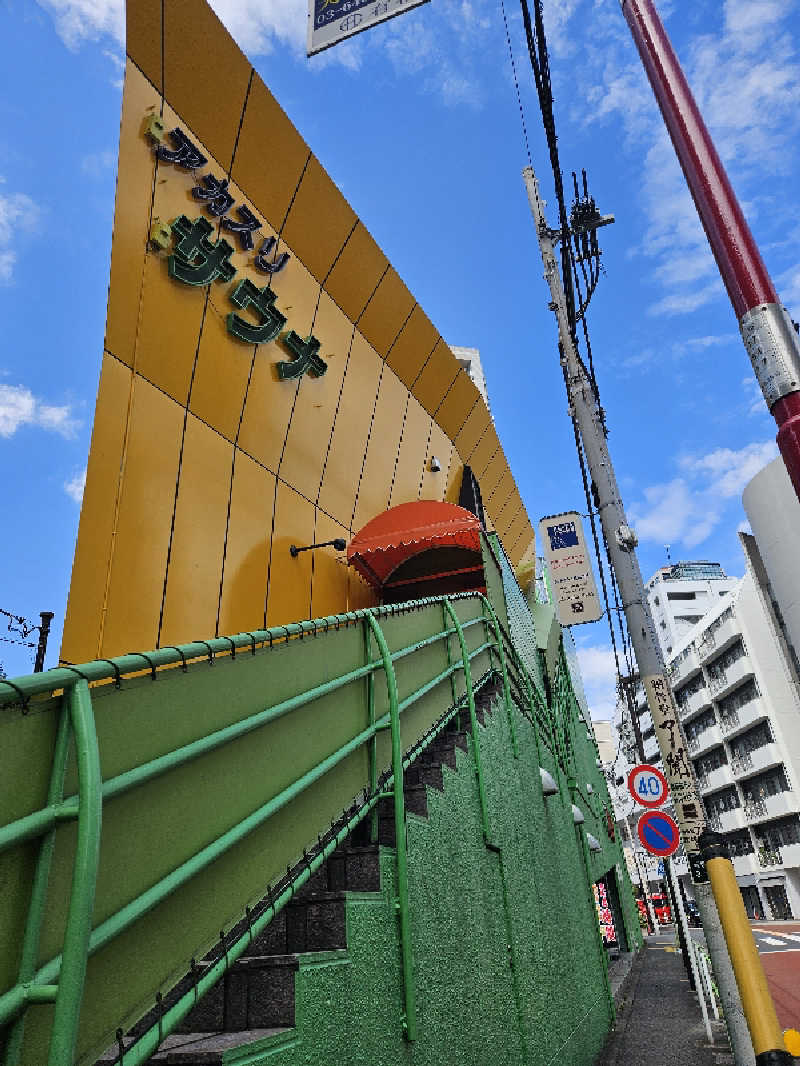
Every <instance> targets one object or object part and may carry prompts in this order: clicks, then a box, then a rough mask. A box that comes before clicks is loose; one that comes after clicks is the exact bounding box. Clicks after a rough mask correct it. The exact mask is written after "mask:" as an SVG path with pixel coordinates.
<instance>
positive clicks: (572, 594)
mask: <svg viewBox="0 0 800 1066" xmlns="http://www.w3.org/2000/svg"><path fill="white" fill-rule="evenodd" d="M539 541H540V543H541V544H542V545H543V550H544V558H545V562H546V563H547V568H548V570H549V571H550V584H551V585H552V588H553V595H554V596H555V600H556V610H557V613H558V620H559V622H560V623H561V625H562V626H574V625H580V624H581V623H583V622H596V621H597V620H598V618H602V617H603V609H602V607H601V606H600V599H599V597H598V595H597V585H596V584H595V580H594V574H593V572H592V564H591V562H590V561H589V553H588V551H587V550H586V538H585V537H584V535H583V523H582V521H581V516H580V515H579V514H578V512H577V511H566V512H564V514H557V515H549V516H548V517H546V518H543V519H542V520H541V521H540V522H539Z"/></svg>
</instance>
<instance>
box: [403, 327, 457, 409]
mask: <svg viewBox="0 0 800 1066" xmlns="http://www.w3.org/2000/svg"><path fill="white" fill-rule="evenodd" d="M459 371H460V368H459V365H458V363H457V362H456V358H455V356H454V355H453V353H452V352H451V351H450V349H449V348H448V347H447V345H446V344H445V342H444V341H443V340H442V339H441V337H440V338H439V342H438V344H437V345H436V347H435V348H434V349H433V351H432V352H431V355H430V358H429V359H428V361H427V363H426V364H425V366H424V367H423V368H422V371H421V372H420V375H419V377H418V378H417V380H416V382H415V383H414V395H415V396H416V398H417V399H418V400H419V402H420V403H421V404H422V406H423V407H424V408H425V410H426V411H427V412H428V414H430V415H432V414H435V413H436V411H437V410H438V408H439V405H440V404H441V402H442V400H443V399H444V397H445V393H446V392H447V390H448V389H449V388H450V386H451V385H452V384H453V382H454V381H455V379H456V374H458V373H459Z"/></svg>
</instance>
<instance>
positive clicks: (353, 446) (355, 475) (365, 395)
mask: <svg viewBox="0 0 800 1066" xmlns="http://www.w3.org/2000/svg"><path fill="white" fill-rule="evenodd" d="M380 372H381V359H380V358H379V357H378V356H377V355H376V354H375V352H374V351H373V350H372V348H370V346H369V345H368V344H367V342H366V341H365V340H364V338H363V337H362V336H361V334H360V333H359V332H358V331H356V333H355V335H354V337H353V347H352V349H351V352H350V361H349V362H348V364H347V373H346V374H345V378H344V385H343V387H342V396H341V400H340V401H339V412H338V414H337V415H336V423H335V425H334V427H333V436H332V437H331V446H330V450H329V452H328V461H327V463H326V464H325V472H324V474H323V475H322V485H321V487H320V492H319V501H318V502H319V506H320V507H321V508H322V509H323V510H325V511H327V512H328V514H330V515H333V516H334V518H336V519H338V521H340V522H341V523H342V525H345V526H349V525H350V521H351V518H352V515H353V508H354V506H355V502H356V490H357V489H358V480H359V476H360V474H361V460H362V457H363V455H364V452H365V450H366V447H367V434H368V433H369V427H370V422H371V420H372V411H373V408H374V406H375V396H376V393H377V391H378V380H379V378H380Z"/></svg>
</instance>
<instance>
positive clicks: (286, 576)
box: [267, 480, 314, 626]
mask: <svg viewBox="0 0 800 1066" xmlns="http://www.w3.org/2000/svg"><path fill="white" fill-rule="evenodd" d="M313 543H314V505H313V503H310V502H309V501H308V500H306V499H304V498H303V497H302V496H301V495H300V494H299V493H297V492H295V491H294V489H290V488H289V486H288V485H286V484H284V482H282V481H280V480H279V481H278V492H277V496H276V499H275V528H274V532H273V534H272V557H271V559H270V568H269V592H268V594H267V625H269V626H276V625H282V624H285V623H286V622H298V621H300V620H301V619H303V618H309V617H310V613H309V612H310V608H311V555H312V553H311V552H301V553H300V554H299V555H298V556H297V558H296V559H293V558H292V557H291V555H290V554H289V547H290V545H292V544H296V545H297V546H298V547H299V548H301V547H305V545H307V544H313Z"/></svg>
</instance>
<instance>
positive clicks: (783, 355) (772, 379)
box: [621, 0, 800, 499]
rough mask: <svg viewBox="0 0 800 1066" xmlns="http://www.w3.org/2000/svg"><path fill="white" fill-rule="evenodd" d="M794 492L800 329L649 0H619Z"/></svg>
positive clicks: (799, 459)
mask: <svg viewBox="0 0 800 1066" xmlns="http://www.w3.org/2000/svg"><path fill="white" fill-rule="evenodd" d="M621 4H622V13H623V15H624V16H625V19H626V21H627V23H628V26H629V27H630V31H631V35H632V36H633V40H634V43H635V44H636V47H637V49H638V51H639V55H640V57H641V60H642V64H643V65H644V68H645V71H646V73H647V77H648V78H649V80H650V85H651V86H652V89H653V93H654V94H655V97H656V101H657V102H658V106H659V108H660V109H661V114H662V116H663V118H664V122H665V124H666V127H667V130H668V132H669V135H670V138H671V140H672V144H673V147H674V148H675V152H676V154H677V156H678V161H679V162H680V165H681V169H682V170H683V173H684V176H685V178H686V183H687V185H688V186H689V191H690V192H691V194H692V199H693V200H694V203H695V207H696V208H697V213H698V215H699V216H700V221H701V222H702V224H703V229H704V230H705V231H706V236H707V237H708V243H709V245H710V246H711V251H712V252H713V253H714V258H715V259H716V261H717V266H718V267H719V272H720V274H721V276H722V280H723V282H724V283H725V288H726V289H727V291H728V296H729V298H730V301H731V304H732V306H733V311H734V314H735V315H736V320H737V322H738V323H739V331H740V333H741V334H742V340H743V341H744V346H745V349H746V350H747V354H748V356H749V358H750V362H751V364H752V367H753V371H754V372H755V375H756V378H757V380H758V384H759V385H760V386H761V391H762V393H763V395H764V400H765V402H766V404H767V407H768V408H769V411H770V414H771V415H772V417H773V418H774V419H775V421H776V422H777V424H778V437H777V441H778V448H779V449H780V453H781V455H782V456H783V461H784V464H785V466H786V470H787V473H788V474H789V477H790V478H791V481H792V485H793V486H794V490H795V492H796V493H797V496H798V499H800V336H798V333H797V331H796V327H793V324H792V320H791V318H790V317H789V315H788V313H787V311H786V308H785V307H784V306H783V305H782V304H781V302H780V299H779V298H778V294H777V292H776V291H775V286H774V285H773V283H772V279H771V278H770V276H769V272H768V270H767V268H766V266H765V265H764V261H763V259H762V258H761V253H760V252H759V250H758V245H757V244H756V242H755V240H754V238H753V234H752V233H751V231H750V227H749V226H748V225H747V221H746V219H745V217H744V212H743V211H742V209H741V206H740V205H739V202H738V200H737V199H736V194H735V193H734V191H733V188H732V186H731V183H730V181H729V180H728V175H727V174H726V173H725V168H724V166H723V165H722V161H721V159H720V158H719V155H718V153H717V150H716V148H715V147H714V142H713V141H712V140H711V135H710V133H709V132H708V128H707V127H706V124H705V122H704V121H703V116H702V115H701V114H700V109H699V108H698V106H697V102H696V101H695V99H694V96H693V95H692V91H691V89H690V88H689V84H688V82H687V81H686V77H685V76H684V73H683V71H682V70H681V65H680V63H679V62H678V58H677V56H676V55H675V51H674V49H673V47H672V44H671V43H670V40H669V37H668V36H667V33H666V31H665V29H664V26H663V23H662V22H661V19H660V18H659V16H658V12H657V11H656V9H655V6H654V4H653V2H652V0H621Z"/></svg>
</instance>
